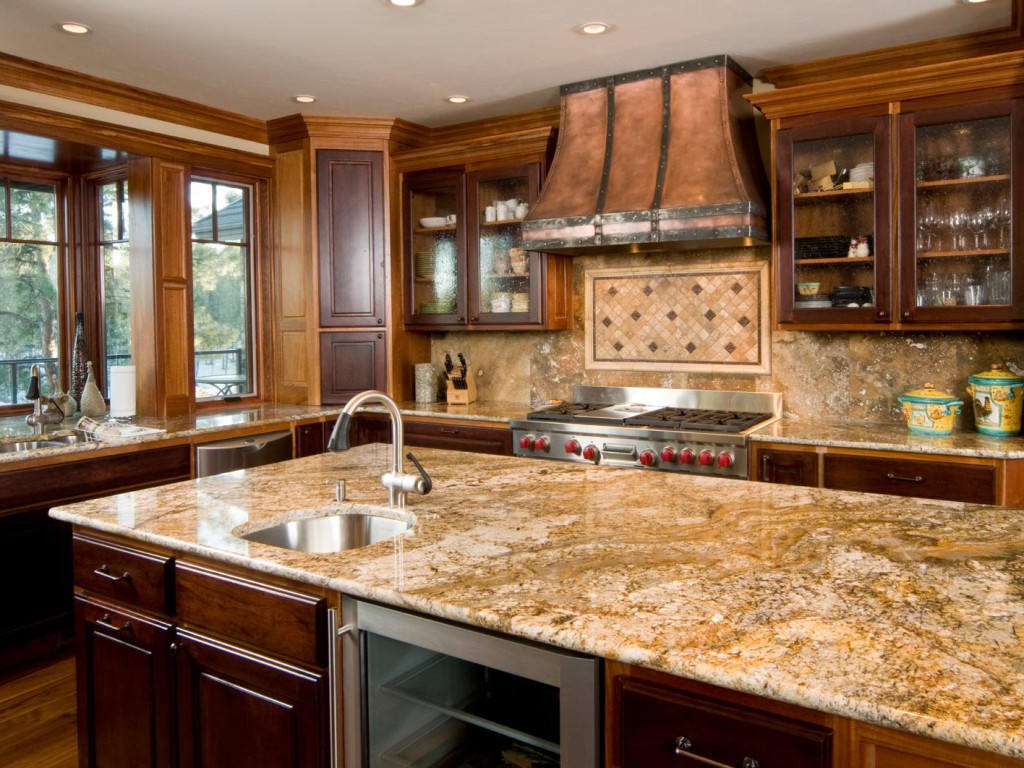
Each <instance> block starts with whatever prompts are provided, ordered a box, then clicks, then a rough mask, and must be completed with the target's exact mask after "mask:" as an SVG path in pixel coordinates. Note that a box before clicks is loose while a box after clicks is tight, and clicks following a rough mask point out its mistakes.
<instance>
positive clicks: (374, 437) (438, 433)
mask: <svg viewBox="0 0 1024 768" xmlns="http://www.w3.org/2000/svg"><path fill="white" fill-rule="evenodd" d="M402 426H403V431H404V436H405V445H406V446H412V447H420V448H441V449H444V450H447V451H470V452H471V453H488V454H492V455H495V456H511V455H512V430H511V429H509V427H508V425H507V424H501V425H497V426H493V427H483V426H477V425H474V424H472V423H470V422H465V421H461V422H459V423H450V422H435V421H417V420H416V419H403V420H402ZM390 442H391V422H390V421H389V420H388V418H387V416H385V415H384V414H376V413H360V414H358V415H357V416H356V417H355V419H353V422H352V445H365V444H367V443H390Z"/></svg>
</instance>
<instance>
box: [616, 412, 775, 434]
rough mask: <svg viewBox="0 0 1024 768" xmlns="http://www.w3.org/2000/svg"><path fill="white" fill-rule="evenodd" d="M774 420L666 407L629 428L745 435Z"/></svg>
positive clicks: (632, 421)
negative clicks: (749, 430)
mask: <svg viewBox="0 0 1024 768" xmlns="http://www.w3.org/2000/svg"><path fill="white" fill-rule="evenodd" d="M770 418H772V414H770V413H743V412H738V411H708V410H703V409H700V408H662V409H661V410H658V411H653V412H651V413H644V414H641V415H640V416H633V417H631V418H628V419H626V421H625V425H626V426H627V427H660V428H662V429H691V430H700V431H703V432H742V431H743V430H745V429H750V428H751V427H753V426H756V425H758V424H760V423H761V422H763V421H767V420H768V419H770Z"/></svg>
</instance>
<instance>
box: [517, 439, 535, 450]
mask: <svg viewBox="0 0 1024 768" xmlns="http://www.w3.org/2000/svg"><path fill="white" fill-rule="evenodd" d="M519 447H520V448H522V449H523V450H524V451H532V450H533V435H523V436H522V437H520V438H519Z"/></svg>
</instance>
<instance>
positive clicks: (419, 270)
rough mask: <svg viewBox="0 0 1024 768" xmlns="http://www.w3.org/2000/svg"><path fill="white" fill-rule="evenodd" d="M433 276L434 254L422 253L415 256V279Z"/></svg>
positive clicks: (429, 252)
mask: <svg viewBox="0 0 1024 768" xmlns="http://www.w3.org/2000/svg"><path fill="white" fill-rule="evenodd" d="M433 276H434V252H433V251H423V252H422V253H417V254H416V277H433Z"/></svg>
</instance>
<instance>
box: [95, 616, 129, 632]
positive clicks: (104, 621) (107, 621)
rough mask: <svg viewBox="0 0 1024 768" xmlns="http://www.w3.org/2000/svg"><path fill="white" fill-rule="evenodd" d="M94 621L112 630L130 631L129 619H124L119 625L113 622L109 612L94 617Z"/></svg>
mask: <svg viewBox="0 0 1024 768" xmlns="http://www.w3.org/2000/svg"><path fill="white" fill-rule="evenodd" d="M96 623H97V624H99V625H100V626H101V627H106V628H107V629H109V630H111V631H112V632H131V631H132V623H131V622H130V621H126V622H125V623H124V624H122V625H121V626H120V627H119V626H117V625H116V624H115V623H114V620H113V619H112V618H111V616H110V614H109V613H104V614H103V615H102V616H101V617H100V618H98V619H96Z"/></svg>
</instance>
